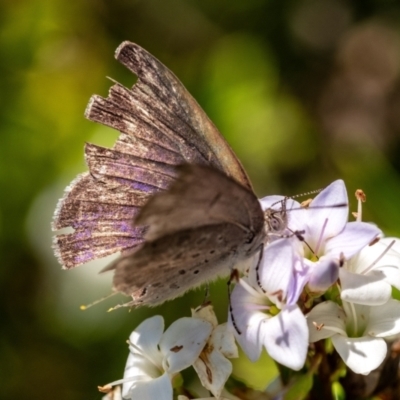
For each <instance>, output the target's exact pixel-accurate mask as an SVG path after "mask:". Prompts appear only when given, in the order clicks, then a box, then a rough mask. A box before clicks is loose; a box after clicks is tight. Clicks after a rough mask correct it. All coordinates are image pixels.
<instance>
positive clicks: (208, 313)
mask: <svg viewBox="0 0 400 400" xmlns="http://www.w3.org/2000/svg"><path fill="white" fill-rule="evenodd" d="M192 317H193V318H200V319H203V320H205V321H208V322H209V323H210V324H211V325H212V326H213V327H214V328H215V327H216V326H217V325H218V320H217V316H216V315H215V312H214V308H213V306H212V305H211V304H208V305H206V306H203V305H201V306H200V307H197V308H195V309H192Z"/></svg>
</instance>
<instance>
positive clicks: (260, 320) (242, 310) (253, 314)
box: [229, 239, 308, 370]
mask: <svg viewBox="0 0 400 400" xmlns="http://www.w3.org/2000/svg"><path fill="white" fill-rule="evenodd" d="M306 272H307V271H306V270H305V269H304V267H303V265H302V263H301V259H300V258H299V257H298V256H297V255H296V253H295V251H294V249H293V241H292V240H288V239H279V240H276V241H274V242H273V243H271V244H270V245H268V246H267V247H266V248H265V250H264V254H263V260H262V263H261V265H260V267H259V271H258V274H257V271H254V270H253V271H251V272H250V276H249V277H245V278H242V279H240V280H239V283H238V284H237V285H236V286H235V288H234V290H233V292H232V296H231V308H232V312H231V313H230V314H229V320H230V324H231V326H232V328H233V329H234V331H235V336H236V339H237V341H238V342H239V344H240V346H241V347H242V349H243V350H244V352H245V353H246V354H247V356H248V357H249V358H250V360H252V361H256V360H257V359H258V358H259V357H260V354H261V351H262V347H263V346H264V347H265V348H266V350H267V352H268V354H269V355H270V356H271V357H272V358H273V359H275V360H276V361H277V362H279V363H281V364H282V365H285V366H287V367H289V368H291V369H294V370H299V369H300V368H302V366H303V365H304V362H305V358H306V353H307V346H308V329H307V323H306V320H305V317H304V315H303V313H302V312H301V310H300V309H299V307H298V306H297V305H296V302H297V300H298V297H299V295H300V293H301V291H302V289H303V287H304V284H305V279H306V277H307V273H306ZM257 275H258V279H257ZM257 280H258V281H259V282H258V283H259V284H258V283H257ZM260 286H261V287H260Z"/></svg>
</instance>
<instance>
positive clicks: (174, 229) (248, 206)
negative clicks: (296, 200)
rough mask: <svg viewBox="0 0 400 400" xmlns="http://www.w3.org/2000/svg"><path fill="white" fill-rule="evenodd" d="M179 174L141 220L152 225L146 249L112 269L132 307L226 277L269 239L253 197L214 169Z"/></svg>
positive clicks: (190, 168) (184, 169)
mask: <svg viewBox="0 0 400 400" xmlns="http://www.w3.org/2000/svg"><path fill="white" fill-rule="evenodd" d="M179 172H180V174H179V177H178V179H177V180H176V182H174V183H173V184H172V185H171V187H170V188H169V189H168V190H167V191H165V192H163V193H159V194H157V195H155V196H154V197H153V198H152V199H151V200H150V201H149V202H148V203H147V204H146V205H145V206H144V207H143V208H142V210H141V211H140V213H139V215H138V216H137V218H136V223H139V224H146V225H149V229H148V231H147V232H146V234H145V238H146V242H145V243H144V245H143V246H142V247H141V248H140V249H139V250H137V251H134V252H133V253H132V254H129V255H126V256H123V257H121V258H119V259H118V260H117V261H115V263H114V264H112V265H110V266H109V267H108V268H107V270H108V269H115V274H114V288H115V290H117V291H120V292H123V293H125V294H127V295H130V296H132V298H133V301H132V302H131V303H129V304H130V305H139V304H146V305H155V304H158V303H162V302H164V301H165V300H169V299H172V298H175V297H177V296H179V295H181V294H183V293H185V292H186V291H187V290H188V289H190V288H192V287H195V286H198V285H200V284H202V283H204V282H206V281H209V280H212V279H215V277H216V276H218V275H224V274H225V275H226V274H227V273H229V268H228V267H233V266H234V265H235V263H236V262H238V261H240V260H243V259H246V258H248V257H249V256H251V255H252V254H254V252H256V251H257V250H258V249H259V247H260V245H261V243H262V242H263V240H264V214H263V211H262V209H261V206H260V204H259V202H258V200H257V198H256V196H255V195H254V193H253V192H251V191H249V190H247V189H246V188H244V187H243V186H241V185H239V184H238V183H236V182H235V181H234V180H232V179H230V178H228V177H227V176H226V175H224V174H222V173H220V172H219V171H217V170H215V169H213V168H210V167H206V166H199V165H185V166H182V167H180V168H179Z"/></svg>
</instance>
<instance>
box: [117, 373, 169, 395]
mask: <svg viewBox="0 0 400 400" xmlns="http://www.w3.org/2000/svg"><path fill="white" fill-rule="evenodd" d="M172 396H173V392H172V384H171V380H170V377H169V376H168V374H167V373H165V374H163V375H162V376H160V377H159V378H156V379H152V380H150V381H148V382H139V383H137V384H135V385H134V386H133V387H132V388H131V389H130V392H129V397H130V398H131V399H132V400H137V399H140V400H154V399H157V400H172ZM124 398H126V396H125V395H124Z"/></svg>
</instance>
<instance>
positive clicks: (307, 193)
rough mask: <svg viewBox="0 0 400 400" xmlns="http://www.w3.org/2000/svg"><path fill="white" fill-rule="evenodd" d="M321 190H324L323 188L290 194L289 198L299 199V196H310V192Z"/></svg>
mask: <svg viewBox="0 0 400 400" xmlns="http://www.w3.org/2000/svg"><path fill="white" fill-rule="evenodd" d="M321 191H322V189H316V190H311V192H305V193H300V194H295V195H294V196H289V197H288V198H289V199H297V198H298V197H304V196H309V195H310V194H318V193H319V192H321Z"/></svg>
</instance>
